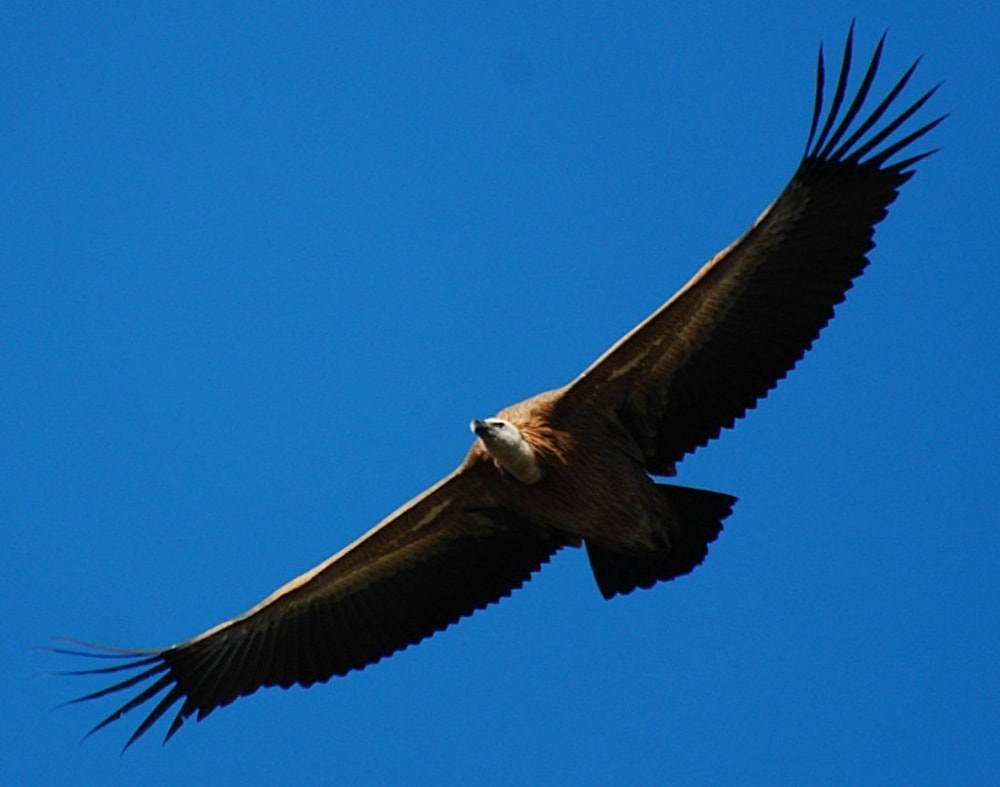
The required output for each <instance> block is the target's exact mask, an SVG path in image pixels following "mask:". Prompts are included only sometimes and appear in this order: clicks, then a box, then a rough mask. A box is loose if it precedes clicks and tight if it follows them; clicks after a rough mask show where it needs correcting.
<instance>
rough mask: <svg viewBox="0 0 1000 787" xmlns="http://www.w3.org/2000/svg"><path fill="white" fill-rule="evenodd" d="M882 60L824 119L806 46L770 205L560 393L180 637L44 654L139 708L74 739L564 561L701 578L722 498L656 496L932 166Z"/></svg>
mask: <svg viewBox="0 0 1000 787" xmlns="http://www.w3.org/2000/svg"><path fill="white" fill-rule="evenodd" d="M884 43H885V35H883V36H882V38H881V39H880V40H879V42H878V45H877V46H876V48H875V51H874V53H873V55H872V58H871V61H870V63H869V65H868V67H867V69H866V70H865V72H864V74H863V76H862V78H861V81H860V84H859V85H858V86H857V87H856V89H854V90H853V96H852V97H851V98H850V100H849V102H848V101H847V97H848V74H849V71H850V66H851V59H852V48H853V24H852V26H851V30H850V32H849V33H848V36H847V41H846V44H845V47H844V54H843V60H842V64H841V69H840V74H839V77H838V79H837V81H836V85H835V87H834V89H833V96H832V100H831V102H830V107H829V109H828V110H827V111H826V112H824V107H823V96H824V93H825V92H826V91H825V90H824V65H823V49H822V47H820V52H819V61H818V68H817V84H816V99H815V104H814V107H813V112H812V123H811V126H810V129H809V135H808V139H807V142H806V146H805V152H804V154H803V157H802V159H801V162H800V163H799V165H798V168H797V169H796V171H795V174H794V175H793V176H792V179H791V181H790V182H789V183H788V185H787V186H786V187H785V189H784V190H783V191H782V192H781V194H780V195H779V196H778V198H777V199H776V200H775V201H774V202H773V203H771V205H770V206H768V207H767V208H766V209H765V210H764V212H763V213H762V214H761V215H760V217H759V218H758V219H757V220H756V221H755V222H754V223H753V225H752V226H751V227H750V229H749V230H748V231H747V232H746V233H745V234H744V235H743V236H742V237H740V238H739V239H738V240H736V241H735V242H734V243H732V244H731V245H729V246H727V247H726V248H725V249H723V250H722V251H721V252H719V253H718V254H717V255H716V256H715V257H713V258H712V259H711V260H709V261H708V263H706V264H705V265H704V266H703V267H702V268H701V269H700V270H699V271H698V272H697V273H696V274H695V276H694V278H692V279H691V280H690V281H689V282H688V283H687V284H685V285H684V286H683V287H682V288H681V289H680V291H679V292H677V293H676V294H675V295H674V296H673V297H672V298H670V300H668V301H667V302H666V303H665V304H664V305H663V306H662V307H660V308H659V309H658V310H657V311H656V312H654V313H653V314H652V315H651V316H650V317H648V318H647V319H646V320H644V321H643V322H642V323H640V324H639V325H638V326H637V327H636V328H635V329H634V330H632V331H631V332H629V333H628V334H627V335H626V336H624V337H623V338H622V339H620V340H619V341H618V342H617V343H616V344H614V345H613V346H612V347H611V348H610V349H609V350H608V351H607V352H605V353H604V354H603V355H602V356H601V357H600V358H599V359H598V360H597V361H596V362H595V363H594V364H593V365H591V366H590V367H589V368H588V369H586V370H585V371H584V372H583V373H582V374H581V375H579V376H578V377H577V378H576V379H575V380H573V381H572V382H570V383H569V384H568V385H566V386H564V387H562V388H559V389H558V390H553V391H548V392H545V393H541V394H539V395H537V396H534V397H532V398H531V399H528V400H526V401H523V402H520V403H518V404H515V405H512V406H511V407H508V408H506V409H504V410H502V411H501V412H500V413H498V414H497V415H496V416H495V417H491V418H482V419H476V420H474V421H472V423H471V428H472V431H473V432H474V433H475V438H474V442H473V444H472V447H471V449H470V450H469V452H468V454H467V455H466V457H465V459H464V460H463V461H462V463H461V464H460V465H459V466H458V468H457V469H456V470H455V471H454V472H452V473H451V474H450V475H448V476H446V477H445V478H444V479H442V480H441V481H439V482H438V483H437V484H435V485H434V486H432V487H431V488H430V489H428V490H427V491H425V492H424V493H423V494H421V495H419V496H417V497H416V498H414V499H413V500H411V501H410V502H408V503H406V504H405V505H403V506H402V507H401V508H399V509H398V510H396V511H395V512H394V513H392V514H390V515H389V516H388V517H386V518H385V519H384V520H383V521H382V522H380V523H379V524H378V525H376V526H375V527H374V528H372V529H371V530H369V531H368V532H367V533H365V534H364V535H363V536H361V537H360V538H359V539H357V540H356V541H355V542H354V543H352V544H350V545H349V546H347V547H345V548H344V549H342V550H341V551H340V552H338V553H337V554H335V555H334V556H333V557H331V558H329V559H328V560H326V561H324V562H323V563H321V564H320V565H318V566H316V567H315V568H314V569H312V570H311V571H307V572H306V573H305V574H303V575H302V576H299V577H297V578H295V579H293V580H292V581H291V582H289V583H288V584H286V585H284V586H283V587H281V588H279V589H278V590H276V591H275V592H274V593H272V594H271V595H270V596H268V597H267V598H265V599H264V600H263V601H261V602H260V603H259V604H258V605H257V606H255V607H253V608H252V609H250V610H248V611H247V612H244V613H243V614H241V615H238V616H236V617H234V618H232V619H231V620H227V621H225V622H223V623H220V624H219V625H217V626H215V627H214V628H211V629H209V630H208V631H205V632H203V633H201V634H199V635H198V636H196V637H194V638H193V639H189V640H187V641H186V642H182V643H180V644H177V645H173V646H171V647H169V648H166V649H164V650H151V651H135V650H129V651H124V650H122V651H119V650H114V649H104V648H99V647H98V646H89V647H90V648H91V649H88V650H85V651H80V650H66V649H60V651H61V652H65V653H72V654H77V655H80V654H83V655H91V656H99V657H103V658H109V659H121V661H114V662H112V663H111V666H104V667H100V668H97V669H88V670H80V671H76V672H73V673H71V674H100V675H115V676H116V677H115V678H114V680H116V681H117V682H115V683H114V684H113V685H110V686H108V687H106V688H103V689H101V690H100V691H95V692H93V693H91V694H88V695H86V696H84V697H80V698H78V699H76V700H73V701H72V702H81V701H84V700H93V699H97V698H100V697H104V696H106V695H109V694H114V693H117V692H122V691H135V692H136V694H135V695H134V696H132V697H131V698H129V699H128V701H127V702H125V704H124V705H122V706H121V707H119V708H117V709H116V710H115V711H114V712H113V713H112V714H111V715H109V716H107V718H105V719H104V720H103V721H101V722H100V723H98V724H97V725H96V726H95V727H94V728H93V729H92V730H91V731H90V732H91V733H93V732H95V731H96V730H99V729H101V728H103V727H105V726H107V725H108V724H110V723H111V722H113V721H115V720H116V719H119V718H121V717H122V716H124V715H125V714H126V713H129V712H130V711H132V710H135V709H136V708H138V707H139V706H141V705H145V704H146V703H151V704H152V703H154V702H155V704H152V708H151V709H149V712H148V714H147V715H146V716H145V718H144V719H143V720H142V722H141V723H140V724H139V725H138V728H137V729H136V730H135V731H134V733H133V734H132V735H131V737H130V738H129V739H128V742H127V743H126V744H125V748H128V746H130V745H131V744H132V743H133V742H134V741H135V740H136V739H138V738H139V737H140V736H141V735H143V733H145V732H146V731H147V730H148V729H149V728H150V727H151V726H152V725H153V724H154V723H155V722H156V721H157V720H158V719H160V718H161V717H163V716H164V714H166V713H167V712H168V711H170V710H171V709H172V708H174V707H175V706H177V705H178V704H179V708H177V711H176V714H175V715H174V716H173V719H172V721H171V722H170V724H169V727H168V729H167V731H166V735H165V738H164V741H166V740H169V739H170V738H171V737H172V736H173V735H174V734H175V733H176V732H177V730H178V729H180V727H181V725H182V724H183V723H184V721H185V720H186V719H188V718H190V717H192V716H194V717H196V719H197V720H201V719H203V718H204V717H205V716H207V715H209V714H210V713H212V711H214V710H215V709H216V708H220V707H223V706H225V705H228V704H229V703H231V702H233V701H234V700H236V699H237V698H239V697H243V696H246V695H249V694H252V693H253V692H255V691H257V689H259V688H261V687H262V686H281V687H282V688H288V687H290V686H292V685H293V684H300V685H302V686H311V685H313V684H314V683H317V682H323V681H326V680H328V679H329V678H331V677H332V676H334V675H344V674H345V673H347V672H349V671H350V670H360V669H363V668H364V667H366V666H367V665H369V664H373V663H375V662H377V661H379V660H380V659H383V658H385V657H386V656H389V655H391V654H393V653H395V652H396V651H398V650H402V649H403V648H406V647H407V646H409V645H414V644H416V643H418V642H420V641H421V640H423V639H425V638H427V637H429V636H431V635H432V634H434V633H435V632H437V631H440V630H442V629H444V628H446V627H447V626H449V625H451V624H452V623H455V622H457V621H458V620H459V619H460V618H462V617H464V616H467V615H470V614H472V613H473V612H475V611H476V610H478V609H482V608H484V607H486V606H487V605H489V604H491V603H494V602H496V601H499V600H500V599H501V598H503V597H505V596H508V595H510V593H511V592H512V591H513V590H515V589H517V588H519V587H521V586H522V585H523V584H524V583H525V582H526V581H527V580H528V579H529V578H530V577H531V576H532V574H533V573H534V572H536V571H537V570H538V569H539V568H540V567H541V566H542V565H543V564H544V563H546V562H548V560H549V559H550V558H551V557H552V556H553V555H554V554H555V553H556V552H558V551H559V550H560V549H563V548H564V547H581V546H582V547H584V548H585V549H586V552H587V555H588V558H589V561H590V567H591V569H592V571H593V574H594V579H595V580H596V583H597V587H598V588H599V590H600V592H601V593H602V594H603V596H604V597H605V598H608V599H610V598H612V597H614V596H616V595H619V594H628V593H631V592H632V591H633V590H635V589H636V588H649V587H652V586H653V585H654V584H656V583H657V582H660V581H664V580H669V579H674V578H675V577H679V576H681V575H683V574H686V573H688V572H690V571H691V570H692V569H694V568H695V567H696V566H697V565H699V564H700V563H701V562H702V561H703V559H704V558H705V556H706V554H707V551H708V545H709V544H710V543H711V542H712V541H714V540H715V538H716V537H717V536H718V535H719V533H720V531H721V530H722V522H723V520H724V519H726V517H728V516H729V514H730V513H731V511H732V509H733V505H734V503H735V501H736V498H734V497H732V496H730V495H727V494H721V493H719V492H711V491H705V490H701V489H693V488H689V487H684V486H678V485H675V484H669V483H664V482H663V481H661V480H657V479H658V478H662V477H668V476H673V475H674V474H675V469H676V465H677V463H678V462H679V461H680V460H681V459H683V458H684V457H685V456H686V455H687V454H689V453H691V452H693V451H695V450H696V449H698V448H699V447H702V446H704V445H706V444H707V443H708V442H709V441H710V440H712V439H714V438H715V437H717V436H718V435H719V434H720V432H721V431H722V430H723V429H726V428H729V427H732V426H733V425H734V423H735V422H736V420H737V419H739V418H742V417H743V416H744V415H745V414H746V412H747V411H748V410H750V409H752V408H753V407H755V406H756V404H757V402H758V401H759V400H760V399H762V398H763V397H765V396H766V395H767V393H768V391H770V390H771V389H772V388H773V387H774V386H775V385H776V384H777V383H778V381H779V380H781V379H782V378H783V377H784V376H785V375H786V374H787V373H788V372H789V371H790V370H791V369H792V367H794V366H795V364H796V363H797V362H798V361H799V359H801V358H802V357H803V355H804V354H805V352H806V351H807V350H808V349H809V347H810V346H811V345H812V343H813V341H815V340H816V338H817V337H818V335H819V333H820V331H821V330H822V329H823V327H824V326H826V324H827V323H828V322H829V321H830V319H831V318H832V317H833V315H834V307H835V305H836V304H838V303H840V302H841V301H843V300H844V297H845V294H846V292H847V291H848V290H849V289H850V288H851V286H852V283H853V281H854V279H856V278H857V277H858V276H859V275H860V274H861V273H862V271H863V270H864V268H865V266H866V265H867V264H868V259H867V257H866V255H867V253H868V252H869V251H870V250H871V249H872V248H873V247H874V243H873V235H874V228H875V225H877V224H878V223H879V222H880V221H881V220H882V219H883V218H885V216H886V214H887V208H888V206H889V205H890V204H891V203H892V202H893V201H894V200H895V199H896V196H897V193H898V191H899V189H900V187H901V186H902V185H903V184H904V183H906V181H908V180H909V179H910V177H911V176H912V175H913V172H914V169H913V167H914V165H915V164H916V163H917V162H918V161H920V160H921V159H923V158H924V157H926V156H928V155H930V154H931V153H933V152H934V151H933V150H932V151H927V152H922V153H913V152H912V150H911V147H910V146H911V145H912V144H913V143H914V142H915V141H916V140H918V139H920V138H921V137H923V136H924V135H925V134H927V132H929V131H930V130H931V129H933V128H934V127H935V126H936V125H937V124H938V123H940V122H941V121H942V120H943V119H944V117H943V116H942V117H938V118H937V119H935V120H932V121H930V122H928V123H926V124H925V125H922V126H920V127H919V128H916V129H915V130H913V131H910V132H909V133H905V134H903V132H900V134H903V135H902V136H901V137H900V135H899V134H896V132H897V131H899V129H900V128H901V127H902V126H903V125H904V124H905V123H907V121H909V120H910V119H911V117H912V116H913V115H915V114H916V113H917V112H918V111H919V110H920V109H921V108H922V107H923V106H924V104H925V103H926V102H927V101H928V100H929V99H930V97H931V96H932V95H933V94H934V92H935V91H936V90H937V87H934V88H932V89H931V90H929V91H928V92H926V93H924V94H923V95H921V96H920V97H919V98H917V99H916V100H915V101H914V102H913V103H912V104H909V105H907V106H906V108H905V109H903V110H902V111H899V110H898V108H895V107H894V104H895V102H896V100H897V99H898V98H899V96H900V94H901V92H902V91H903V89H904V87H905V86H906V85H907V83H908V82H909V81H910V78H911V76H912V75H913V73H914V70H915V68H916V66H917V63H916V62H915V63H914V64H913V65H912V66H910V68H909V69H908V70H907V71H906V72H905V73H904V74H903V75H902V77H901V78H900V79H899V80H898V81H897V82H896V83H895V85H894V86H893V87H892V88H891V89H890V90H889V91H888V93H887V94H886V95H885V97H884V98H883V99H882V100H881V101H880V102H879V103H878V104H877V105H876V106H875V107H874V108H873V109H870V110H869V109H865V108H864V107H865V103H866V100H867V99H868V97H869V93H870V91H871V88H872V84H873V81H874V79H875V74H876V71H877V70H878V66H879V62H880V59H881V56H882V51H883V46H884ZM918 62H919V61H918ZM897 137H898V138H897ZM903 151H906V152H907V153H906V155H907V157H906V158H903V159H902V160H893V159H894V158H895V157H896V156H897V154H900V153H902V152H903ZM126 676H127V677H126ZM88 734H90V733H88Z"/></svg>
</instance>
